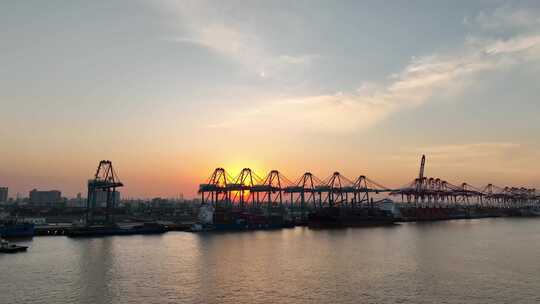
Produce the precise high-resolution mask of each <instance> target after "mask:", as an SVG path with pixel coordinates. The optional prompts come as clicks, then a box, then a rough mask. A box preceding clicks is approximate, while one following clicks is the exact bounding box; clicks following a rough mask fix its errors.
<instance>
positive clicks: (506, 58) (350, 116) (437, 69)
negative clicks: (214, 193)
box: [228, 16, 540, 132]
mask: <svg viewBox="0 0 540 304" xmlns="http://www.w3.org/2000/svg"><path fill="white" fill-rule="evenodd" d="M498 18H500V16H499V17H498ZM509 18H510V17H509ZM516 18H517V17H515V16H514V17H511V18H510V19H511V20H514V19H516ZM514 22H517V21H515V20H514ZM530 23H532V21H531V22H530ZM539 59H540V34H539V33H534V32H528V33H527V34H522V35H514V36H511V37H509V38H506V39H502V38H499V39H494V38H492V37H473V36H469V37H468V38H467V39H466V41H465V42H464V44H463V45H462V46H460V47H458V48H456V49H455V50H451V51H449V52H447V53H445V54H432V55H427V56H421V57H417V58H412V59H411V61H410V62H409V63H408V64H407V65H406V66H405V67H404V68H403V69H402V70H401V71H399V72H397V73H393V74H391V75H390V76H389V77H388V78H387V80H386V81H384V82H379V83H377V82H366V83H363V84H361V85H360V86H359V88H358V89H357V90H355V91H352V92H337V93H333V94H325V95H315V96H295V97H289V98H283V99H279V100H267V101H266V102H262V103H259V105H258V106H255V107H254V108H251V109H247V110H245V111H244V112H243V113H241V114H240V115H237V114H235V115H233V116H232V117H229V118H228V119H229V122H230V123H229V124H228V125H229V126H230V127H234V126H235V125H237V126H239V125H246V124H254V123H255V122H259V123H260V124H265V122H270V121H280V122H281V123H282V124H283V125H284V126H286V128H288V129H291V127H297V128H303V129H306V130H313V131H316V132H320V131H329V132H350V131H357V130H359V129H362V128H369V127H371V126H373V125H375V124H376V123H378V122H380V121H382V120H384V119H385V118H387V117H388V116H389V115H392V114H393V113H396V112H398V111H400V110H403V109H407V108H414V107H419V106H422V105H424V104H425V103H427V102H429V101H431V100H432V97H433V96H434V95H436V94H437V95H443V94H457V93H459V92H461V90H463V88H466V87H468V86H470V85H471V84H472V83H474V81H478V79H479V78H480V77H479V76H480V75H481V73H483V72H500V71H504V70H505V69H507V68H508V67H512V66H515V65H517V64H529V65H530V64H534V63H537V61H538V60H539Z"/></svg>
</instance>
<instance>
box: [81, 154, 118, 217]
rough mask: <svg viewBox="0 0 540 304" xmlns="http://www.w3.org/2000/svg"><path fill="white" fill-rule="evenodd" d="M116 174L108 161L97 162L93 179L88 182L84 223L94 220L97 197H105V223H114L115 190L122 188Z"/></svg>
mask: <svg viewBox="0 0 540 304" xmlns="http://www.w3.org/2000/svg"><path fill="white" fill-rule="evenodd" d="M122 186H124V184H122V183H121V182H120V180H119V179H118V176H117V174H116V172H115V171H114V168H113V165H112V162H111V161H110V160H102V161H100V162H99V165H98V168H97V170H96V173H95V175H94V178H93V179H90V180H88V196H87V201H86V211H87V212H86V223H87V224H89V225H90V224H93V223H94V222H95V220H96V218H95V211H96V207H97V201H98V197H99V196H103V192H104V193H105V197H106V209H105V222H107V223H112V222H114V208H115V207H116V203H117V202H116V198H117V196H118V195H116V193H118V192H117V191H116V188H119V187H122Z"/></svg>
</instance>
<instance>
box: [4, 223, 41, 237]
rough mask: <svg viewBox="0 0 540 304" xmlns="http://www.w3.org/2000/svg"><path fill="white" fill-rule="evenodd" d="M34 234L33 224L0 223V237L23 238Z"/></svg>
mask: <svg viewBox="0 0 540 304" xmlns="http://www.w3.org/2000/svg"><path fill="white" fill-rule="evenodd" d="M33 236H34V224H29V223H23V224H4V225H0V237H3V238H25V237H33Z"/></svg>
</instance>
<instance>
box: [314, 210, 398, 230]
mask: <svg viewBox="0 0 540 304" xmlns="http://www.w3.org/2000/svg"><path fill="white" fill-rule="evenodd" d="M393 224H395V219H394V215H393V214H392V212H390V211H388V210H382V209H379V208H373V207H365V208H339V207H326V208H320V209H316V210H314V211H313V212H311V213H310V214H309V216H308V227H309V228H346V227H375V226H389V225H393Z"/></svg>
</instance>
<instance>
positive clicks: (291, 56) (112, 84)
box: [0, 1, 540, 198]
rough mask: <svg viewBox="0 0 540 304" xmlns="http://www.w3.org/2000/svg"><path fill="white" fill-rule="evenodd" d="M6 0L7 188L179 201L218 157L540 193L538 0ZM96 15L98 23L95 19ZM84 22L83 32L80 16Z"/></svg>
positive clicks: (234, 166) (232, 162)
mask: <svg viewBox="0 0 540 304" xmlns="http://www.w3.org/2000/svg"><path fill="white" fill-rule="evenodd" d="M59 3H60V2H55V1H47V2H40V1H35V2H32V1H25V2H5V3H2V4H0V20H2V27H3V28H4V29H5V30H4V31H2V32H1V33H0V38H1V39H2V41H6V42H7V43H4V44H3V46H2V47H0V53H1V55H2V56H0V63H1V64H2V66H3V67H4V68H3V69H2V71H0V89H1V90H0V102H1V104H2V108H3V109H2V111H0V120H1V121H2V127H0V134H1V135H2V138H3V140H2V141H1V142H0V149H1V150H2V151H3V155H2V158H1V159H0V168H2V170H0V186H7V187H9V189H10V190H9V192H10V196H14V194H15V193H17V192H19V193H28V191H30V190H31V189H34V188H38V189H59V190H61V191H62V193H65V194H66V196H70V197H73V196H75V194H76V193H79V192H81V193H83V194H84V193H85V192H86V182H87V180H88V179H89V178H91V177H92V175H93V174H94V172H95V168H96V166H97V164H98V162H99V161H100V160H101V159H110V160H111V161H113V163H114V165H115V168H116V170H117V173H118V174H119V177H120V179H121V180H122V182H124V183H125V187H124V188H123V189H122V193H123V194H122V195H123V196H124V197H157V196H161V197H173V196H178V194H180V193H183V194H184V195H185V197H186V198H193V197H195V196H196V195H197V194H196V192H197V189H198V184H199V183H202V182H204V181H205V180H206V179H207V178H208V176H209V175H210V174H211V173H212V171H213V169H214V168H216V167H224V168H225V169H227V170H228V171H230V172H231V174H233V175H234V174H236V173H238V172H239V171H240V170H241V169H242V168H244V167H250V168H252V169H254V170H255V171H256V172H257V173H258V174H259V175H261V176H263V175H265V174H266V173H267V172H268V171H270V170H271V169H278V170H280V171H281V172H282V173H283V174H284V175H285V176H287V177H289V178H292V179H294V178H296V177H298V176H300V175H301V174H302V173H304V172H305V171H311V172H313V173H314V174H315V175H317V176H319V177H321V178H324V177H326V176H328V175H330V174H331V173H332V172H334V171H340V172H341V173H343V174H344V175H345V176H348V177H351V178H354V177H357V176H358V175H361V174H365V175H367V176H370V177H372V178H373V179H375V180H377V181H379V182H381V183H383V184H384V185H385V186H388V187H398V186H401V185H403V184H406V183H407V182H409V181H410V180H411V179H413V178H414V177H415V176H416V174H417V170H418V162H419V160H420V157H421V155H422V154H426V156H427V158H428V161H427V167H426V174H427V175H428V176H437V177H441V178H445V179H446V180H448V181H449V182H452V183H456V184H459V183H461V182H465V181H466V182H468V183H470V184H472V185H475V186H483V185H485V184H487V183H494V184H497V185H499V186H524V187H536V188H540V175H539V174H538V172H539V170H540V165H538V163H537V162H535V160H537V159H538V157H539V156H540V144H539V143H538V139H537V138H538V135H539V134H540V125H539V124H537V123H535V122H536V120H537V119H538V117H539V116H540V107H539V104H540V103H539V101H538V97H537V96H538V93H540V87H538V85H537V84H536V81H535V80H536V79H537V77H536V76H537V75H538V74H539V71H540V4H539V3H538V2H535V1H523V2H513V3H512V2H506V1H490V2H486V1H470V2H466V3H446V4H445V3H437V4H436V5H434V4H433V3H432V2H430V1H415V2H412V3H408V4H407V6H404V4H401V3H399V2H395V3H380V2H376V1H373V2H363V3H357V2H339V3H328V2H324V1H310V2H297V3H288V5H287V6H285V5H284V2H249V3H245V2H236V1H230V2H227V3H220V2H217V3H216V2H213V3H212V2H210V3H209V2H206V1H193V2H189V1H187V2H174V1H135V2H132V3H130V5H129V6H128V5H126V4H125V3H121V2H115V3H109V2H91V3H87V2H82V1H72V2H70V3H69V4H67V5H66V3H63V4H64V5H59ZM96 16H100V18H99V20H98V19H96ZM74 24H76V25H74Z"/></svg>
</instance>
